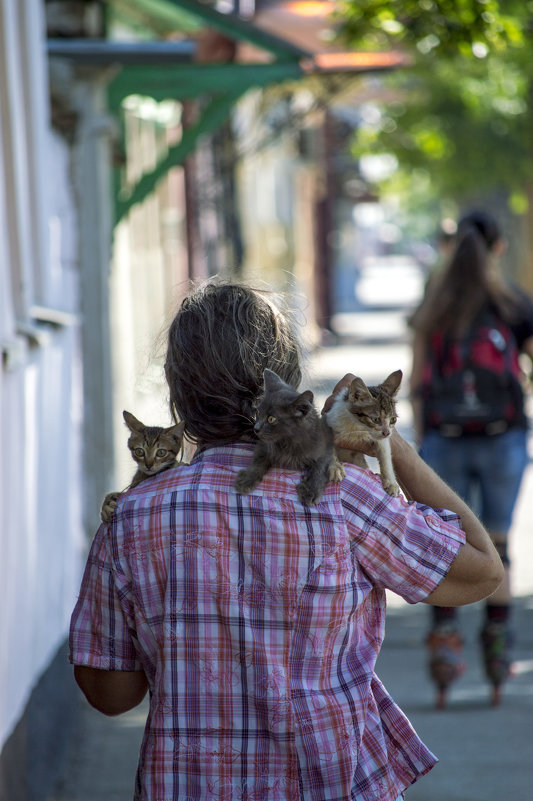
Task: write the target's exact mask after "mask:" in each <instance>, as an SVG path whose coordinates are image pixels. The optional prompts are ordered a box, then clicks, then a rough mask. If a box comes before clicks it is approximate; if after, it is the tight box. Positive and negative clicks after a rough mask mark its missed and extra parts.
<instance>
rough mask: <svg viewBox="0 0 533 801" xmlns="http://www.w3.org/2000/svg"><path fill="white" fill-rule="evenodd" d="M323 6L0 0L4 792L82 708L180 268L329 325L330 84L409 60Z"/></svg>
mask: <svg viewBox="0 0 533 801" xmlns="http://www.w3.org/2000/svg"><path fill="white" fill-rule="evenodd" d="M331 7H332V4H331V3H327V2H325V0H324V1H323V2H318V3H277V4H272V3H261V4H259V3H257V4H254V3H253V2H251V0H247V2H244V0H241V2H240V4H239V5H236V6H234V5H232V4H230V5H229V6H228V5H227V4H226V6H225V7H222V6H219V5H217V7H215V6H214V4H210V3H200V2H195V0H157V2H155V0H128V1H127V2H126V0H109V2H103V0H85V1H83V0H49V1H48V2H44V0H0V118H1V134H0V303H1V309H2V313H1V314H0V345H1V349H2V370H1V373H0V404H1V408H2V415H1V419H0V426H1V448H0V453H1V457H0V459H1V461H0V465H1V467H0V470H1V484H0V486H1V490H0V491H1V506H0V525H1V528H0V548H1V552H0V676H1V678H2V682H1V686H0V749H1V756H0V799H1V801H19V799H20V801H29V800H30V799H31V801H40V799H44V798H46V797H47V793H48V789H49V787H50V786H52V784H53V781H54V772H55V771H56V770H57V767H58V765H59V764H60V762H61V756H62V753H63V750H64V748H65V747H66V744H67V743H68V740H69V737H70V735H71V732H72V727H73V726H75V721H76V710H77V704H76V703H75V699H76V698H77V694H76V693H77V690H76V689H75V688H74V686H73V681H72V676H71V669H70V666H69V665H68V662H67V647H66V642H65V638H66V635H67V631H68V622H69V617H70V613H71V610H72V608H73V605H74V603H75V598H76V592H77V589H78V587H79V582H80V579H81V575H80V571H81V569H82V565H83V561H84V557H85V553H86V548H87V542H88V540H89V538H90V537H91V536H92V534H93V532H94V531H95V529H96V527H97V525H98V522H99V507H100V502H101V499H102V498H103V496H104V495H105V493H106V492H108V491H109V490H111V489H113V488H116V489H118V488H120V487H122V486H124V485H125V484H126V483H127V482H128V480H129V478H130V475H131V471H132V465H131V464H130V461H129V457H128V454H127V449H126V433H125V429H124V427H123V425H122V422H121V420H122V415H121V412H122V409H124V408H128V409H131V410H132V411H133V412H134V413H135V414H136V415H137V416H139V417H140V418H141V419H144V420H145V421H146V422H147V423H154V424H155V423H158V422H162V423H163V424H164V423H165V420H168V411H167V408H166V393H165V387H164V381H163V372H162V359H163V355H164V333H165V329H166V326H167V324H168V322H169V321H170V319H171V317H172V315H173V313H174V310H175V308H176V306H177V304H178V303H179V301H180V299H181V298H182V297H183V295H184V293H185V292H186V291H187V288H188V285H189V281H190V280H191V279H203V278H206V277H208V276H212V275H222V276H233V277H237V278H243V279H245V280H253V281H256V282H257V281H261V282H263V283H266V284H267V285H269V286H270V287H272V288H274V289H278V290H284V291H288V292H289V294H291V296H292V301H293V304H294V305H295V306H296V307H297V308H299V309H301V311H302V319H303V318H305V320H306V321H307V334H306V338H307V342H308V345H309V347H313V345H314V344H316V343H317V342H319V341H320V340H321V338H322V337H323V335H324V332H327V331H328V329H329V326H330V318H331V314H332V308H333V306H332V303H333V300H332V298H333V294H334V286H333V282H332V267H333V265H334V263H335V260H336V259H338V250H339V248H338V235H337V233H336V232H337V231H338V229H339V224H338V221H339V219H342V217H343V215H346V213H348V212H346V210H344V211H343V208H344V207H343V203H344V204H346V203H348V206H349V207H350V208H351V206H352V205H353V203H356V202H358V200H361V199H364V198H366V199H367V200H368V199H369V198H368V197H367V190H366V188H365V185H364V182H363V181H362V180H361V178H360V176H359V175H358V172H357V165H355V163H353V161H352V160H350V158H349V156H347V155H342V157H341V155H340V153H341V150H342V149H343V148H344V145H345V143H346V141H347V138H346V132H347V129H346V120H345V118H344V117H343V115H342V114H339V113H338V112H336V111H335V109H334V108H333V106H332V100H333V99H335V98H340V97H342V96H343V93H346V92H347V91H349V92H353V91H356V86H355V85H354V83H353V81H354V76H357V75H359V74H364V73H367V72H369V71H370V72H373V71H375V70H381V69H391V68H395V67H398V66H401V65H402V63H403V59H402V57H401V56H399V55H398V54H394V53H389V54H373V55H370V54H357V53H346V52H343V51H342V48H340V47H339V45H338V44H336V43H334V42H333V41H331V37H330V40H328V41H326V40H325V39H324V36H326V34H327V32H328V31H329V28H328V25H329V23H328V15H329V14H330V12H331ZM227 12H230V13H227ZM326 38H327V37H326ZM352 98H353V95H352ZM350 103H353V99H352V100H350V102H349V103H348V105H350ZM346 152H347V151H346ZM339 215H340V217H339ZM341 227H342V226H341ZM336 254H337V255H336Z"/></svg>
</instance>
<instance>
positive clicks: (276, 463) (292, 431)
mask: <svg viewBox="0 0 533 801" xmlns="http://www.w3.org/2000/svg"><path fill="white" fill-rule="evenodd" d="M263 375H264V392H263V395H262V397H261V398H260V400H259V404H258V408H257V419H256V423H255V426H254V431H255V433H256V435H257V437H258V442H257V444H256V446H255V450H254V454H253V458H252V462H251V464H250V465H249V467H247V468H246V469H244V470H241V471H240V472H239V473H238V474H237V478H236V480H235V489H236V490H237V492H238V493H242V494H246V493H248V492H251V491H252V490H253V489H254V488H255V487H256V486H257V485H258V484H259V482H260V481H261V479H262V478H263V476H264V475H265V473H266V472H267V470H270V468H271V467H281V468H286V469H288V470H298V471H303V476H302V480H301V481H300V483H299V484H298V487H297V492H298V498H299V499H300V501H301V503H303V504H304V505H305V506H313V505H314V504H316V503H318V502H319V501H320V499H321V497H322V493H323V491H324V488H325V486H326V484H327V483H328V481H331V480H334V481H340V480H341V479H342V478H343V476H344V468H343V467H342V465H341V464H340V463H339V462H338V460H337V459H336V458H335V451H334V447H333V432H332V431H331V429H330V427H329V426H328V425H327V423H326V421H325V420H324V418H323V417H321V416H320V415H319V414H318V412H317V411H316V409H315V407H314V406H313V393H312V392H311V391H310V390H306V391H305V392H298V391H297V390H295V389H293V388H292V387H290V386H289V385H288V384H286V383H285V382H284V381H282V379H281V378H280V377H279V376H278V375H276V373H273V372H272V370H265V371H264V374H263Z"/></svg>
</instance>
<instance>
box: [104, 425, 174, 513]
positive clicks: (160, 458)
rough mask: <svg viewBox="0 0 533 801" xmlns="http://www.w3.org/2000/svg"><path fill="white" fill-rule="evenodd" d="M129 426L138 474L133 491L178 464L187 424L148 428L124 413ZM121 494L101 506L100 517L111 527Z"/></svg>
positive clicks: (106, 497)
mask: <svg viewBox="0 0 533 801" xmlns="http://www.w3.org/2000/svg"><path fill="white" fill-rule="evenodd" d="M122 414H123V417H124V420H125V422H126V425H127V426H128V428H129V430H130V432H131V433H130V436H129V439H128V448H129V449H130V451H131V455H132V457H133V460H134V461H135V462H137V472H136V473H135V475H134V476H133V478H132V480H131V482H130V484H129V486H128V487H127V489H132V488H133V487H136V486H137V484H140V483H141V481H144V480H145V479H146V478H149V477H150V476H155V475H156V473H161V472H163V470H169V469H170V468H171V467H176V465H177V464H178V461H177V459H178V454H179V452H180V451H181V448H182V443H183V429H184V427H185V423H178V424H177V425H174V426H170V428H160V427H159V426H145V425H144V424H143V423H141V421H140V420H137V418H136V417H134V416H133V415H132V414H131V413H130V412H126V411H124V412H122ZM121 495H122V492H109V493H108V494H107V495H106V496H105V498H104V502H103V504H102V509H101V512H100V517H101V518H102V521H103V522H104V523H109V521H110V520H111V518H112V517H113V513H114V511H115V508H116V505H117V500H118V498H119V497H120V496H121Z"/></svg>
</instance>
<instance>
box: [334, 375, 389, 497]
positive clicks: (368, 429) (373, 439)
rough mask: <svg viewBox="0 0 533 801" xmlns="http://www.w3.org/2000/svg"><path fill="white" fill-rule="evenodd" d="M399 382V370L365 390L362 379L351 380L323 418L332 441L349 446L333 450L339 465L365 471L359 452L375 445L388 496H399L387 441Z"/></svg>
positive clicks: (363, 459)
mask: <svg viewBox="0 0 533 801" xmlns="http://www.w3.org/2000/svg"><path fill="white" fill-rule="evenodd" d="M401 380H402V371H401V370H396V371H395V372H394V373H391V374H390V375H389V376H388V377H387V378H386V379H385V381H383V383H382V384H379V386H377V387H367V386H366V384H365V383H364V381H363V380H362V379H361V378H354V380H353V381H352V383H351V384H350V386H349V388H348V389H346V390H345V391H344V392H341V393H340V394H339V395H338V397H337V398H336V399H335V401H334V403H333V406H332V407H331V409H330V410H329V411H328V412H326V414H325V418H326V420H327V422H328V424H329V425H330V426H331V427H332V429H333V431H334V432H335V438H336V439H338V440H340V441H341V442H343V443H346V444H347V445H349V448H337V449H336V452H337V456H338V458H339V459H340V460H341V461H343V462H351V463H352V464H356V465H358V466H359V467H368V465H367V462H366V459H365V457H364V454H363V453H361V452H360V450H359V448H360V447H361V445H363V444H364V443H367V444H370V443H373V444H374V447H375V449H376V457H377V460H378V462H379V468H380V472H381V482H382V484H383V489H384V490H385V492H387V493H388V494H389V495H398V493H399V491H400V488H399V486H398V482H397V480H396V476H395V474H394V469H393V466H392V457H391V449H390V439H389V437H390V434H391V432H392V429H393V428H394V424H395V423H396V403H395V399H396V393H397V392H398V389H399V387H400V383H401Z"/></svg>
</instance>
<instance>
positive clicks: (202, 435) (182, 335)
mask: <svg viewBox="0 0 533 801" xmlns="http://www.w3.org/2000/svg"><path fill="white" fill-rule="evenodd" d="M265 368H268V369H270V370H273V371H274V372H275V373H277V374H278V375H279V376H280V378H282V379H283V380H284V381H285V382H286V383H288V384H290V386H293V387H294V388H295V389H296V388H297V387H298V385H299V383H300V380H301V370H300V348H299V344H298V341H297V339H296V336H295V333H294V331H293V329H292V327H291V324H290V319H289V316H288V314H287V313H285V312H282V311H281V309H280V308H278V306H277V305H276V304H275V303H274V301H273V299H272V297H271V296H270V295H269V293H266V292H262V291H259V290H255V289H252V288H251V287H249V286H246V285H243V284H238V283H230V282H223V281H209V282H207V283H205V284H203V285H202V286H200V287H198V288H197V289H195V290H193V291H192V292H191V294H189V295H188V296H187V297H186V298H185V299H184V301H183V302H182V304H181V306H180V308H179V310H178V312H177V314H176V316H175V317H174V320H173V321H172V323H171V325H170V329H169V332H168V347H167V356H166V362H165V375H166V379H167V383H168V386H169V390H170V408H171V412H172V415H173V417H174V419H175V420H176V421H177V420H183V421H184V422H185V434H186V436H187V438H188V439H189V440H192V441H193V442H198V443H204V444H205V443H213V442H219V443H222V442H232V441H236V440H239V439H242V438H243V437H249V436H251V435H252V434H253V424H254V412H255V409H254V403H255V401H256V399H257V397H258V396H259V394H260V393H261V391H262V389H263V371H264V369H265Z"/></svg>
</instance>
